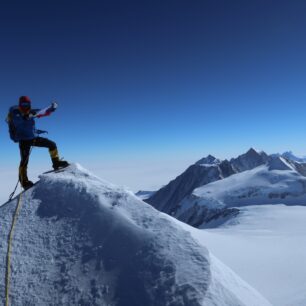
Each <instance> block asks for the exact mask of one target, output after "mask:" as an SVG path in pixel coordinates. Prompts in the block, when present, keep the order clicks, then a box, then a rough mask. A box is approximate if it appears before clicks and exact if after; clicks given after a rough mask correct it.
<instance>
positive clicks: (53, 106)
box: [50, 101, 58, 112]
mask: <svg viewBox="0 0 306 306" xmlns="http://www.w3.org/2000/svg"><path fill="white" fill-rule="evenodd" d="M57 107H58V105H57V103H56V102H55V101H54V102H52V103H51V106H50V111H51V112H54V111H55V110H56V109H57Z"/></svg>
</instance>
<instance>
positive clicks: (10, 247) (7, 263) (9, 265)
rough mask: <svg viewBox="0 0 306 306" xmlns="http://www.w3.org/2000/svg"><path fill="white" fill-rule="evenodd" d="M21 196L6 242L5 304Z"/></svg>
mask: <svg viewBox="0 0 306 306" xmlns="http://www.w3.org/2000/svg"><path fill="white" fill-rule="evenodd" d="M21 198H22V193H20V195H19V199H18V203H17V206H16V209H15V212H14V215H13V222H12V226H11V230H10V233H9V238H8V242H7V255H6V274H5V306H9V293H10V274H11V251H12V240H13V235H14V228H15V223H16V221H17V218H18V214H19V210H20V207H21Z"/></svg>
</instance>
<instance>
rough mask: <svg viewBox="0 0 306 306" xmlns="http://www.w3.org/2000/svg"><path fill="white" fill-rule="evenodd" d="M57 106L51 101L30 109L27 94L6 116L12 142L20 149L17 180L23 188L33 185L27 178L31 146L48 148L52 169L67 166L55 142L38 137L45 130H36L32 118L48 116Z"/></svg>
mask: <svg viewBox="0 0 306 306" xmlns="http://www.w3.org/2000/svg"><path fill="white" fill-rule="evenodd" d="M56 108H57V103H56V102H53V103H52V104H51V105H50V106H49V107H47V108H45V109H41V110H39V109H32V108H31V100H30V98H29V97H27V96H21V97H20V98H19V105H18V106H17V105H16V106H12V107H11V108H10V110H9V113H8V116H7V119H6V121H7V123H8V125H9V132H10V137H11V139H12V140H13V141H14V142H19V149H20V156H21V161H20V166H19V181H20V183H21V185H22V187H23V188H24V189H28V188H30V187H32V186H33V182H31V181H30V180H29V179H28V176H27V168H28V162H29V157H30V152H31V147H32V146H34V147H43V148H48V149H49V153H50V157H51V160H52V164H53V169H54V170H57V169H59V168H64V167H67V166H68V165H69V164H68V162H67V161H64V160H61V159H60V158H59V155H58V151H57V147H56V144H55V142H53V141H51V140H49V139H47V138H43V137H39V135H40V134H43V133H46V132H45V131H41V130H37V129H36V128H35V120H34V118H41V117H44V116H49V115H50V114H51V113H52V112H54V111H55V110H56Z"/></svg>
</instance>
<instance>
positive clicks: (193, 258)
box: [0, 165, 270, 306]
mask: <svg viewBox="0 0 306 306" xmlns="http://www.w3.org/2000/svg"><path fill="white" fill-rule="evenodd" d="M16 204H17V198H15V199H14V200H13V201H11V202H9V203H6V204H5V205H3V206H2V207H0V228H1V238H0V250H1V253H0V273H1V275H3V276H4V275H5V263H6V250H7V238H8V233H9V229H10V225H11V222H12V216H13V213H14V211H15V207H16ZM11 269H12V271H11V287H10V302H11V303H10V304H11V305H17V306H19V305H20V306H21V305H118V306H137V305H139V306H144V305H148V306H149V305H153V306H155V305H156V306H159V305H160V306H161V305H162V306H165V305H169V306H170V305H171V306H181V305H186V306H187V305H188V306H200V305H207V306H212V305H216V306H222V305H226V306H240V305H241V306H242V305H250V306H264V305H270V304H269V303H268V302H267V301H266V300H265V299H264V298H263V297H262V296H261V295H260V294H259V293H257V292H256V291H255V290H254V289H252V288H251V287H250V286H249V285H247V284H246V283H245V282H243V281H242V280H241V279H240V278H239V277H238V276H236V275H235V274H234V273H233V272H232V271H230V270H229V269H228V268H226V267H224V266H223V265H222V264H221V263H220V262H219V261H217V260H216V259H215V258H214V257H212V258H210V256H209V252H208V251H207V249H206V248H205V247H203V246H201V245H200V244H199V243H198V242H196V241H195V240H194V239H193V238H192V237H191V235H190V233H189V232H188V231H186V230H184V229H183V228H182V225H181V224H180V223H179V222H178V221H174V219H172V218H171V217H169V216H167V215H164V214H162V213H160V212H158V211H156V210H155V209H154V208H152V207H151V206H149V205H147V204H145V203H144V202H142V201H141V200H140V199H139V198H137V197H136V196H135V195H133V194H132V192H128V191H126V190H124V189H122V188H120V187H117V186H114V185H112V184H109V183H107V182H105V181H102V180H101V179H99V178H97V177H95V176H94V175H92V174H90V173H89V172H88V171H86V170H85V169H83V168H82V167H81V166H79V165H71V166H70V167H69V168H67V169H65V170H63V171H60V172H58V173H49V174H45V175H42V176H41V177H40V181H39V182H38V183H37V184H36V185H35V186H34V187H33V188H31V189H30V190H28V191H27V192H25V193H24V194H23V196H22V207H21V210H20V214H19V216H18V220H17V223H16V227H15V232H14V238H13V244H12V257H11ZM4 291H5V284H4V277H3V278H2V279H1V280H0V300H1V302H2V303H4V298H5V296H4Z"/></svg>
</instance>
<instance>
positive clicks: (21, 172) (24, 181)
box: [19, 166, 34, 190]
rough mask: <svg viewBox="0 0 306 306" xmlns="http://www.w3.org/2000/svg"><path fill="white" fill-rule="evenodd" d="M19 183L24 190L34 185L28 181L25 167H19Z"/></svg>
mask: <svg viewBox="0 0 306 306" xmlns="http://www.w3.org/2000/svg"><path fill="white" fill-rule="evenodd" d="M19 181H20V184H21V186H22V188H23V189H24V190H27V189H29V188H31V187H32V186H33V185H34V183H33V182H31V181H29V179H28V175H27V167H26V166H20V167H19Z"/></svg>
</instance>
